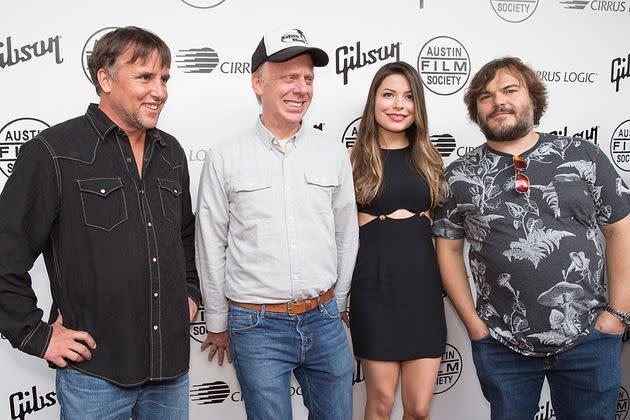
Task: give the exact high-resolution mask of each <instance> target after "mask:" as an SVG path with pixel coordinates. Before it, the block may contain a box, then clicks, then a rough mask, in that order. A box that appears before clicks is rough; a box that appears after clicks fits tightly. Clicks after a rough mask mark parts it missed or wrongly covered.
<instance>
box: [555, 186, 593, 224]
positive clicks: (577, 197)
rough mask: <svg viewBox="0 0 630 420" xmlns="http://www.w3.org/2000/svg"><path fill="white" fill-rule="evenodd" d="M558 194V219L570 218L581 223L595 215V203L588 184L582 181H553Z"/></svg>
mask: <svg viewBox="0 0 630 420" xmlns="http://www.w3.org/2000/svg"><path fill="white" fill-rule="evenodd" d="M553 186H554V188H555V190H556V193H557V194H558V208H559V210H560V218H572V219H576V220H579V221H583V222H588V221H590V220H591V219H592V218H593V217H594V215H595V202H594V201H593V196H592V195H591V190H590V188H589V187H590V186H589V184H587V183H586V182H584V181H554V182H553Z"/></svg>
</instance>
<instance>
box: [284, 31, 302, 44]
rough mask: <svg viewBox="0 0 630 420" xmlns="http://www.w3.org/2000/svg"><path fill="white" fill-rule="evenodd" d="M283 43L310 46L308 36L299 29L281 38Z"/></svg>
mask: <svg viewBox="0 0 630 420" xmlns="http://www.w3.org/2000/svg"><path fill="white" fill-rule="evenodd" d="M280 40H281V41H282V42H290V43H293V42H301V43H302V44H305V45H308V41H307V40H306V35H304V32H302V31H300V30H299V29H292V30H291V32H288V33H286V34H284V35H282V37H281V38H280Z"/></svg>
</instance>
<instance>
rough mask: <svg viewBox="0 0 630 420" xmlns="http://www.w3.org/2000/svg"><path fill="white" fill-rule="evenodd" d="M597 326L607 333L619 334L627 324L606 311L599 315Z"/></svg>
mask: <svg viewBox="0 0 630 420" xmlns="http://www.w3.org/2000/svg"><path fill="white" fill-rule="evenodd" d="M595 328H596V329H598V330H600V331H601V332H605V333H607V334H619V333H622V332H623V331H624V330H625V329H626V326H625V325H624V323H623V322H621V321H620V320H618V319H617V318H615V317H614V316H612V315H611V314H609V313H608V312H606V311H604V312H602V313H601V314H599V316H598V317H597V321H595Z"/></svg>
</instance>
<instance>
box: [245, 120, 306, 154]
mask: <svg viewBox="0 0 630 420" xmlns="http://www.w3.org/2000/svg"><path fill="white" fill-rule="evenodd" d="M261 117H262V116H261V115H259V116H258V118H257V119H256V127H255V130H256V136H257V137H258V138H259V139H260V140H261V141H262V143H263V144H264V145H265V147H266V148H267V149H271V148H272V147H273V140H274V139H276V136H274V135H273V133H272V132H271V131H269V130H268V129H267V127H265V126H264V125H263V123H262V119H261ZM304 135H305V133H304V124H303V123H302V122H301V123H300V129H299V130H298V131H297V133H295V134H294V135H293V136H291V137H289V138H290V139H293V141H292V142H289V144H293V146H294V147H298V143H299V140H300V139H301V138H302V137H304Z"/></svg>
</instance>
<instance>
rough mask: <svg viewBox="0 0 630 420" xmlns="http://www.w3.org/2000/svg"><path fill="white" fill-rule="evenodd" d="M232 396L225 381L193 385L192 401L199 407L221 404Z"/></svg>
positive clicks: (191, 391)
mask: <svg viewBox="0 0 630 420" xmlns="http://www.w3.org/2000/svg"><path fill="white" fill-rule="evenodd" d="M229 395H230V387H229V386H228V384H226V383H225V382H223V381H214V382H206V383H203V384H199V385H193V386H192V389H191V390H190V400H191V401H193V402H195V403H196V404H197V405H207V404H220V403H222V402H223V401H225V399H226V398H227V397H228V396H229Z"/></svg>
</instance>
